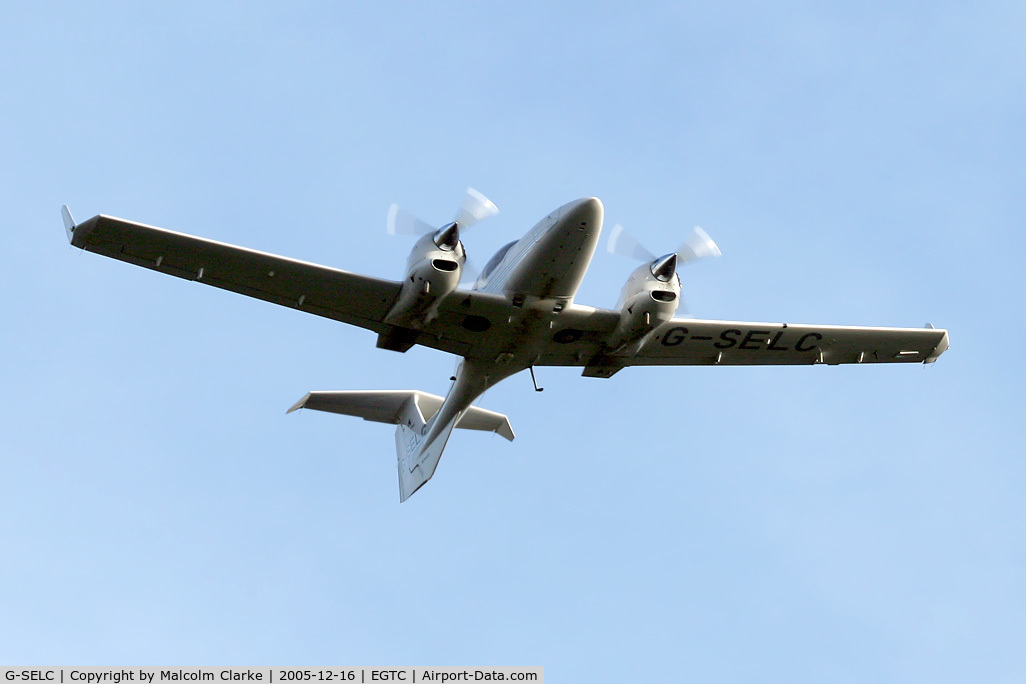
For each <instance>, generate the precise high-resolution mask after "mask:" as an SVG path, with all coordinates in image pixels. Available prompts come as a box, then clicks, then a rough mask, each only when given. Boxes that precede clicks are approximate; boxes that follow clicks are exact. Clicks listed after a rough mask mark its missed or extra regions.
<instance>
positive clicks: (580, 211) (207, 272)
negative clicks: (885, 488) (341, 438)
mask: <svg viewBox="0 0 1026 684" xmlns="http://www.w3.org/2000/svg"><path fill="white" fill-rule="evenodd" d="M497 212H498V209H497V208H496V207H495V205H494V204H492V202H491V201H489V200H488V199H487V198H485V197H484V196H483V195H481V194H480V193H478V192H476V191H474V190H473V189H468V191H467V195H466V197H465V199H464V202H463V205H462V207H461V209H460V211H459V212H458V213H457V215H456V218H455V220H454V221H453V222H451V223H448V224H446V225H444V226H442V227H440V228H437V227H434V226H432V225H429V224H426V223H424V222H423V221H420V220H418V219H416V218H415V217H413V216H412V215H411V214H408V213H406V212H404V211H401V210H399V209H398V208H397V207H395V205H393V206H392V208H391V210H390V211H389V215H388V228H389V232H391V233H422V237H420V238H419V239H418V240H417V242H416V244H415V245H414V246H413V250H412V251H411V252H410V256H409V259H408V260H407V263H406V275H405V277H404V278H403V279H402V280H401V281H398V282H397V281H393V280H383V279H381V278H373V277H371V276H365V275H358V274H355V273H349V272H347V271H340V270H337V269H334V268H329V267H327V266H318V265H316V264H311V263H307V262H303V261H296V260H295V259H288V258H285V257H281V256H276V255H273V254H266V253H264V252H257V251H254V250H250V249H244V248H242V247H236V246H233V245H228V244H224V243H221V242H215V241H213V240H206V239H203V238H199V237H193V236H191V235H185V234H183V233H176V232H173V231H170V230H164V229H162V228H155V227H153V226H147V225H143V224H141V223H134V222H132V221H126V220H124V219H119V218H114V217H111V216H104V215H102V214H101V215H99V216H94V217H93V218H91V219H89V220H88V221H84V222H82V223H78V224H76V223H75V222H74V220H73V219H72V217H71V213H70V212H69V211H68V208H67V207H66V206H65V207H64V208H63V209H62V215H63V218H64V225H65V228H66V229H67V233H68V239H69V240H70V241H71V244H72V245H74V246H75V247H79V248H81V249H84V250H86V251H89V252H96V253H98V254H103V255H105V256H108V257H112V258H114V259H119V260H121V261H127V262H129V263H132V264H136V265H138V266H144V267H146V268H150V269H153V270H155V271H160V272H162V273H167V274H169V275H174V276H178V277H180V278H185V279H187V280H194V281H198V282H200V283H204V284H207V285H213V286H214V287H219V288H222V289H225V290H231V291H233V292H238V293H240V294H244V295H249V296H250V297H256V298H258V299H263V300H265V301H269V302H273V303H275V304H281V305H283V306H288V307H291V308H294V309H298V310H300V311H306V312H308V313H312V314H316V315H318V316H324V317H326V318H331V319H334V320H337V321H342V322H343V323H350V324H352V325H358V326H360V327H362V328H366V329H368V330H371V331H373V332H375V333H377V335H378V340H377V346H378V347H380V348H382V349H390V350H393V351H397V352H405V351H406V350H407V349H409V348H410V347H412V346H413V345H415V344H421V345H424V346H427V347H432V348H434V349H440V350H442V351H445V352H449V353H450V354H455V355H457V356H459V357H462V361H461V362H460V364H459V368H458V370H457V371H456V375H455V376H454V377H453V378H451V380H452V386H451V388H450V389H449V393H448V395H447V396H445V397H444V398H443V397H440V396H436V395H433V394H428V393H426V392H420V391H416V390H385V391H344V392H310V393H308V394H307V395H306V396H304V397H303V398H302V399H300V400H299V401H298V402H297V403H296V404H295V405H294V406H293V407H292V408H291V409H289V412H291V411H294V410H296V409H299V408H309V409H315V410H318V411H329V412H332V413H340V414H346V415H352V416H359V417H361V418H363V419H364V420H370V421H376V422H380V423H391V424H395V425H397V426H398V428H397V429H396V433H395V443H396V452H397V454H398V466H399V499H400V501H406V499H408V498H409V497H410V496H411V495H412V494H413V493H414V492H416V491H417V490H418V489H420V488H421V487H422V486H423V485H424V484H425V483H426V482H427V481H428V480H430V479H431V476H432V475H434V472H435V468H436V467H437V466H438V460H439V458H440V457H441V455H442V450H443V449H444V448H445V445H446V442H448V440H449V436H450V434H451V433H452V431H453V429H454V428H465V429H470V430H485V431H491V432H495V433H498V434H499V435H502V436H503V437H505V438H506V439H508V440H512V439H513V437H514V435H513V429H512V427H511V426H510V423H509V419H508V418H507V417H506V416H505V415H502V414H500V413H495V412H493V411H488V410H486V409H483V408H480V407H477V406H474V405H473V402H474V400H475V399H476V398H477V397H479V396H480V395H481V394H482V393H483V392H484V391H485V390H486V389H488V388H489V387H491V386H492V385H495V384H496V383H498V382H499V381H501V380H503V379H505V378H507V377H509V376H511V375H513V374H514V373H518V372H520V371H523V370H528V369H530V371H531V375H532V379H533V377H534V366H579V367H581V368H583V371H584V372H583V374H584V375H585V376H588V377H595V378H608V377H610V376H612V375H613V374H614V373H616V372H618V371H620V370H621V369H623V368H626V367H627V366H694V365H710V366H711V365H720V366H747V365H763V364H765V365H812V364H830V365H835V364H841V363H913V362H921V363H933V362H934V361H936V360H937V358H938V357H939V356H940V355H941V354H942V353H943V352H944V351H945V350H946V349H947V348H948V333H947V331H946V330H938V329H934V328H932V327H927V328H925V329H914V328H868V327H840V326H831V325H792V324H787V323H739V322H735V321H714V320H697V319H691V318H687V319H685V318H674V316H675V314H676V313H677V308H678V305H679V304H680V299H681V296H680V295H681V285H680V277H679V276H678V275H677V272H676V270H677V265H678V263H679V262H681V261H686V260H688V259H690V258H698V257H701V256H708V255H713V254H718V253H719V249H718V248H717V247H716V245H715V243H714V242H712V240H711V239H709V238H708V236H707V235H705V234H704V233H702V232H701V231H696V233H695V234H694V235H693V236H692V239H691V240H689V242H688V243H686V245H685V246H683V247H682V249H679V250H678V251H677V252H675V253H670V254H666V255H664V256H661V257H654V256H653V255H652V254H650V253H647V252H646V251H645V250H644V248H642V247H640V245H638V244H637V242H636V241H634V240H633V239H631V238H629V236H627V235H626V234H624V233H623V232H622V229H620V227H619V226H617V227H616V228H614V230H613V231H612V239H611V240H610V245H609V246H610V251H618V252H624V251H626V252H631V253H633V254H634V255H635V256H641V257H643V258H644V259H645V263H643V264H642V265H641V266H639V267H638V268H637V269H635V270H634V272H633V273H631V275H630V277H629V278H628V279H627V283H626V284H625V285H624V287H623V291H622V293H621V295H620V301H619V303H618V304H617V306H616V308H615V309H596V308H593V307H590V306H581V305H580V304H576V303H574V295H575V294H576V292H577V288H578V286H580V284H581V280H582V279H583V278H584V274H585V272H586V271H587V270H588V265H589V264H590V262H591V259H592V256H593V255H594V253H595V249H596V247H597V245H598V243H599V233H600V232H601V230H602V217H603V207H602V203H601V202H600V201H599V200H598V199H597V198H595V197H589V198H585V199H579V200H576V201H574V202H570V203H569V204H564V205H563V206H561V207H559V208H558V209H556V210H555V211H553V212H551V213H550V214H549V215H548V216H546V217H545V218H543V219H542V220H541V221H540V222H538V224H537V225H536V226H534V228H532V229H531V230H530V231H528V233H527V234H526V235H525V236H524V237H522V238H521V239H519V240H516V241H514V242H511V243H509V244H508V245H506V246H504V247H502V248H501V249H500V250H499V251H498V252H496V253H495V255H494V256H493V257H492V258H491V260H489V261H488V263H487V265H486V266H485V267H484V269H482V271H481V273H480V275H479V276H478V277H477V279H476V282H474V284H473V286H472V287H471V288H470V289H461V288H460V287H459V284H460V280H461V278H462V276H463V273H464V267H465V264H466V251H465V250H464V248H463V243H462V242H461V241H460V231H461V230H463V229H465V228H467V227H468V226H469V225H470V224H472V223H473V222H475V221H477V220H479V219H481V218H485V217H487V216H490V215H492V214H495V213H497ZM535 388H536V389H537V383H536V382H535Z"/></svg>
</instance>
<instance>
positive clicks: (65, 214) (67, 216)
mask: <svg viewBox="0 0 1026 684" xmlns="http://www.w3.org/2000/svg"><path fill="white" fill-rule="evenodd" d="M61 218H63V219H64V232H66V233H67V234H68V242H71V236H72V234H73V233H74V232H75V219H73V218H71V210H70V209H68V205H67V204H65V205H63V206H62V207H61Z"/></svg>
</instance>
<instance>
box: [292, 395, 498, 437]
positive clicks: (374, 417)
mask: <svg viewBox="0 0 1026 684" xmlns="http://www.w3.org/2000/svg"><path fill="white" fill-rule="evenodd" d="M411 397H416V399H417V404H418V405H419V406H420V410H421V412H422V413H423V415H424V420H425V421H430V420H431V418H433V417H434V415H435V414H436V413H438V409H439V408H441V406H442V402H443V401H444V399H443V398H442V397H440V396H438V395H437V394H429V393H427V392H420V391H417V390H353V391H345V392H309V393H307V395H306V396H304V397H303V398H302V399H300V400H299V401H297V402H296V403H295V404H294V405H293V406H292V408H290V409H289V410H288V412H289V413H292V412H293V411H295V410H296V409H301V408H307V409H313V410H314V411H326V412H328V413H339V414H342V415H346V416H356V417H358V418H363V419H364V420H369V421H373V422H375V423H388V424H390V425H399V424H400V423H401V422H402V419H401V413H402V408H403V406H404V405H405V404H406V402H407V400H409V399H410V398H411ZM456 427H458V428H461V429H464V430H483V431H484V432H494V433H496V434H498V435H501V436H502V437H505V438H506V439H508V440H509V441H511V442H512V441H513V438H514V437H515V435H514V434H513V427H512V426H511V425H510V424H509V418H507V417H506V416H505V415H503V414H501V413H496V412H495V411H489V410H488V409H483V408H479V407H477V406H471V407H470V408H468V409H467V410H466V411H464V412H463V415H461V416H460V419H459V421H457V423H456Z"/></svg>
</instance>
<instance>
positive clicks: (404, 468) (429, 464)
mask: <svg viewBox="0 0 1026 684" xmlns="http://www.w3.org/2000/svg"><path fill="white" fill-rule="evenodd" d="M436 418H437V414H436ZM399 419H400V422H399V427H397V428H396V430H395V450H396V456H397V457H398V462H399V463H398V465H399V501H400V502H403V501H406V500H407V499H409V498H410V497H411V496H412V495H413V493H414V492H415V491H417V490H418V489H420V488H421V487H423V486H424V484H425V483H426V482H427V481H428V480H430V479H431V476H432V475H434V474H435V468H437V467H438V460H439V459H440V458H441V457H442V450H443V449H445V444H446V442H448V441H449V435H450V434H452V430H453V428H454V427H455V426H456V421H457V420H458V419H459V415H458V414H457V415H455V416H453V417H452V418H451V419H450V420H449V423H448V425H446V426H444V427H443V428H442V429H441V430H440V431H434V430H430V428H432V427H433V423H434V419H432V420H431V421H430V422H429V423H425V422H424V415H423V414H422V413H421V410H420V406H419V404H418V401H417V395H415V394H414V395H411V396H410V398H409V399H407V400H406V402H405V403H404V404H403V407H402V408H401V409H400V410H399ZM429 432H435V433H436V435H435V437H434V438H433V439H432V440H431V441H430V442H426V441H425V440H426V439H427V437H428V434H429Z"/></svg>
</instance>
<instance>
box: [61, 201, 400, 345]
mask: <svg viewBox="0 0 1026 684" xmlns="http://www.w3.org/2000/svg"><path fill="white" fill-rule="evenodd" d="M62 213H63V215H64V224H65V228H66V229H67V231H68V238H69V239H70V241H71V244H72V245H74V246H75V247H79V248H81V249H84V250H86V251H88V252H96V253H98V254H103V255H104V256H108V257H111V258H113V259H119V260H121V261H127V262H128V263H131V264H135V265H137V266H143V267H145V268H149V269H153V270H154V271H160V272H161V273H167V274H168V275H173V276H177V277H179V278H184V279H186V280H195V281H198V282H200V283H203V284H206V285H213V286H214V287H219V288H221V289H224V290H231V291H232V292H238V293H240V294H244V295H248V296H250V297H255V298H257V299H263V300H264V301H268V302H273V303H275V304H281V305H283V306H288V307H291V308H293V309H299V310H301V311H306V312H309V313H313V314H316V315H318V316H324V317H326V318H331V319H334V320H337V321H342V322H344V323H349V324H352V325H357V326H360V327H361V328H367V329H369V330H373V331H375V332H381V330H382V329H383V327H384V326H383V325H382V323H381V320H382V319H383V318H384V316H385V314H386V313H387V312H388V310H389V308H390V307H391V306H392V303H393V302H394V300H395V298H396V295H397V294H398V292H399V283H396V282H393V281H389V280H382V279H379V278H372V277H369V276H364V275H359V274H356V273H349V272H347V271H341V270H338V269H334V268H329V267H327V266H319V265H317V264H311V263H308V262H305V261H298V260H296V259H289V258H287V257H282V256H277V255H274V254H267V253H265V252H258V251H256V250H252V249H246V248H243V247H236V246H234V245H229V244H226V243H223V242H216V241H214V240H207V239H204V238H199V237H195V236H192V235H186V234H184V233H177V232H175V231H172V230H166V229H164V228H156V227H154V226H147V225H144V224H142V223H135V222H133V221H126V220H124V219H119V218H114V217H113V216H105V215H103V214H101V215H99V216H94V217H93V218H91V219H89V220H88V221H83V222H82V223H79V224H77V225H76V224H75V222H74V220H73V219H72V218H71V214H70V213H69V212H68V210H67V207H64V209H63V211H62Z"/></svg>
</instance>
